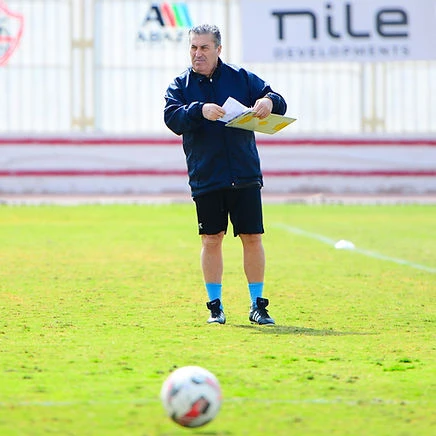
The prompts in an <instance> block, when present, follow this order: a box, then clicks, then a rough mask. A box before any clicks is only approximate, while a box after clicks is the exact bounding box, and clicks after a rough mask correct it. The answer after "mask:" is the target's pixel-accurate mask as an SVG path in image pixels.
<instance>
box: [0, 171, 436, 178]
mask: <svg viewBox="0 0 436 436" xmlns="http://www.w3.org/2000/svg"><path fill="white" fill-rule="evenodd" d="M263 175H264V176H265V177H305V176H317V177H320V176H321V177H334V176H340V177H436V170H423V171H408V170H404V171H402V170H368V171H366V170H307V171H304V170H303V171H294V170H271V171H268V170H266V171H263ZM100 176H103V177H126V176H127V177H129V176H186V177H187V172H186V171H185V170H151V169H135V170H0V177H100Z"/></svg>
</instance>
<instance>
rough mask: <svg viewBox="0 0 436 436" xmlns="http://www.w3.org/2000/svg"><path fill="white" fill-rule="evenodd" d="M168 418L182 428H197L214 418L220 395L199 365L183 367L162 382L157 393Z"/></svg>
mask: <svg viewBox="0 0 436 436" xmlns="http://www.w3.org/2000/svg"><path fill="white" fill-rule="evenodd" d="M160 397H161V400H162V404H163V406H164V409H165V410H166V412H167V414H168V416H169V417H170V418H171V419H172V420H173V421H174V422H176V423H177V424H180V425H181V426H183V427H200V426H202V425H204V424H207V423H208V422H210V421H211V420H212V419H214V418H215V416H216V415H217V413H218V411H219V410H220V407H221V402H222V393H221V387H220V385H219V382H218V380H217V378H216V377H215V376H214V375H213V374H212V373H211V372H209V371H208V370H206V369H204V368H201V367H200V366H184V367H182V368H178V369H176V370H175V371H173V372H172V373H171V374H170V375H169V376H168V378H167V379H166V380H165V381H164V383H163V385H162V389H161V393H160Z"/></svg>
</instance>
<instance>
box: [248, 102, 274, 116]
mask: <svg viewBox="0 0 436 436" xmlns="http://www.w3.org/2000/svg"><path fill="white" fill-rule="evenodd" d="M272 108H273V102H272V100H271V99H270V98H268V97H263V98H259V100H257V101H256V103H255V104H254V106H253V112H254V116H255V117H257V118H260V119H263V118H266V117H267V116H268V115H270V114H271V111H272Z"/></svg>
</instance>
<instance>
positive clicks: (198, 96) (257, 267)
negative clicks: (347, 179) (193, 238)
mask: <svg viewBox="0 0 436 436" xmlns="http://www.w3.org/2000/svg"><path fill="white" fill-rule="evenodd" d="M189 41H190V56H191V63H192V67H189V68H188V69H187V70H186V71H185V72H183V73H182V74H181V75H180V76H178V77H176V78H175V79H174V81H173V83H171V84H170V85H169V87H168V89H167V91H166V94H165V102H166V104H165V110H164V119H165V123H166V125H167V126H168V128H169V129H171V130H172V131H173V132H174V133H176V134H177V135H183V149H184V152H185V155H186V163H187V167H188V175H189V185H190V187H191V193H192V197H193V199H194V201H195V204H196V211H197V219H198V229H199V234H200V235H201V241H202V249H201V267H202V270H203V277H204V281H205V285H206V290H207V293H208V297H209V300H210V301H209V302H208V303H207V308H208V309H209V310H210V318H209V319H208V321H207V322H208V323H218V324H224V323H225V322H226V317H225V315H224V311H223V305H222V277H223V254H222V243H223V238H224V235H225V234H226V232H227V226H228V219H229V217H230V221H231V223H232V225H233V234H234V236H239V237H240V239H241V241H242V246H243V264H244V272H245V275H246V277H247V281H248V288H249V293H250V298H251V306H250V312H249V320H250V321H251V322H252V323H257V324H261V325H267V324H274V320H273V319H272V318H271V317H270V316H269V314H268V311H267V309H266V307H267V306H268V300H267V299H266V298H263V285H264V273H265V253H264V249H263V244H262V233H264V228H263V216H262V200H261V193H260V190H261V188H262V186H263V179H262V172H261V169H260V159H259V154H258V150H257V147H256V141H255V136H254V132H252V131H249V130H242V129H237V128H229V127H225V123H223V122H220V121H217V120H219V118H221V117H223V115H224V114H225V111H224V109H223V108H222V105H223V104H224V102H225V101H226V100H227V98H228V97H230V96H231V97H233V98H234V99H236V100H238V101H239V102H241V103H242V104H243V105H245V106H246V107H251V108H252V109H253V111H254V114H255V116H256V117H258V118H260V119H263V118H265V117H267V116H268V115H269V114H271V113H272V112H273V113H276V114H280V115H283V114H284V113H285V112H286V102H285V100H284V99H283V97H282V96H281V95H280V94H277V93H276V92H274V91H273V90H272V89H271V87H270V86H269V85H268V84H267V83H266V82H265V81H263V80H262V79H260V78H259V77H258V76H256V75H255V74H253V73H252V72H250V71H247V70H245V69H243V68H240V67H237V66H234V65H230V64H226V63H224V62H223V61H222V60H221V59H220V57H219V56H220V53H221V48H222V46H221V34H220V31H219V29H218V28H217V27H216V26H214V25H208V24H204V25H200V26H197V27H194V28H192V29H190V30H189Z"/></svg>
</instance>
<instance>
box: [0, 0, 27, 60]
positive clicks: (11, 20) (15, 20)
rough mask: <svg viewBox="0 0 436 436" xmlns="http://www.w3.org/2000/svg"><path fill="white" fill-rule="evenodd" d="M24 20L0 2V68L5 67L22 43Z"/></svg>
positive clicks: (1, 0) (0, 0)
mask: <svg viewBox="0 0 436 436" xmlns="http://www.w3.org/2000/svg"><path fill="white" fill-rule="evenodd" d="M23 27H24V18H23V16H22V15H21V14H18V13H15V12H12V11H11V10H10V9H9V8H8V7H7V6H6V3H5V2H4V1H3V0H0V66H2V65H5V64H6V62H7V61H8V59H9V58H10V57H11V56H12V53H13V52H14V51H15V49H16V48H17V46H18V43H19V42H20V39H21V35H22V34H23Z"/></svg>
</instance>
